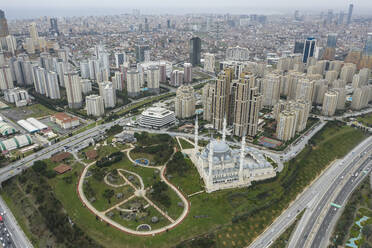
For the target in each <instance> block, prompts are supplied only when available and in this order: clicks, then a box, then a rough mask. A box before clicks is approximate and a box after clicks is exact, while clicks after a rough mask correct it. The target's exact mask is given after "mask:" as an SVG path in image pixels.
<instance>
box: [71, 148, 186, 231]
mask: <svg viewBox="0 0 372 248" xmlns="http://www.w3.org/2000/svg"><path fill="white" fill-rule="evenodd" d="M133 149H134V147H133V146H132V147H131V148H128V149H125V150H123V152H126V154H127V157H128V159H129V160H130V161H131V162H132V163H134V164H136V165H138V166H141V167H145V168H152V169H156V170H159V171H160V179H161V180H162V181H164V182H165V183H166V184H167V185H168V186H169V187H170V188H171V189H172V190H173V191H175V192H176V194H177V195H178V197H179V198H180V199H181V200H182V202H183V205H184V209H183V211H182V214H181V215H180V216H179V217H178V218H177V219H176V220H173V219H171V218H170V217H169V216H168V217H169V218H168V220H169V221H170V222H171V224H169V225H167V226H164V227H161V228H158V229H154V230H151V231H137V230H132V229H130V228H127V227H125V226H122V225H120V224H119V223H117V222H115V221H113V220H112V219H110V218H109V217H107V216H106V214H105V213H107V212H109V211H108V210H106V211H104V212H100V211H98V210H97V209H95V207H94V206H93V205H92V204H91V203H90V202H89V201H88V199H87V198H86V196H85V194H84V190H83V185H84V178H85V177H86V174H87V172H88V170H89V168H90V167H91V166H92V165H94V164H95V162H93V163H90V164H88V165H86V166H85V168H84V170H83V172H82V173H81V175H80V178H79V182H78V185H77V193H78V196H79V198H80V200H81V201H82V203H83V204H84V206H85V207H87V208H88V209H89V211H91V212H92V213H93V214H94V215H96V216H98V217H99V218H100V219H101V220H102V221H104V222H106V223H108V224H109V225H111V226H112V227H115V228H116V229H118V230H120V231H122V232H125V233H128V234H132V235H137V236H154V235H156V234H160V233H163V232H166V231H168V230H170V229H173V228H175V227H176V226H177V225H179V224H180V223H181V222H182V221H183V220H184V219H185V218H186V216H187V215H188V213H189V211H190V203H189V202H188V201H187V199H186V197H185V196H184V195H183V194H182V193H181V192H180V191H179V190H178V189H177V187H175V186H174V185H173V184H171V183H170V182H169V181H168V179H167V178H166V176H165V171H166V165H164V166H159V167H157V166H143V165H141V164H138V163H136V162H135V161H134V160H133V159H132V158H131V156H130V151H131V150H133ZM120 170H121V169H119V174H120V175H122V174H121V173H120ZM123 171H125V172H127V173H131V174H133V175H136V174H135V173H133V172H130V171H126V170H123ZM122 176H123V175H122ZM136 176H137V175H136ZM123 178H124V180H125V179H126V177H125V176H123ZM139 178H140V177H139ZM126 182H127V183H128V184H131V182H130V181H129V180H128V181H127V180H126ZM140 183H141V190H143V187H144V185H143V182H142V178H140ZM135 188H136V187H135ZM134 196H135V195H133V196H131V197H129V198H130V199H132V197H133V198H134ZM129 198H127V199H126V200H124V201H125V202H127V201H129V200H130V199H129ZM143 198H144V199H146V200H147V201H148V202H149V203H150V204H151V203H152V202H151V200H148V198H147V197H146V196H145V195H143ZM122 204H123V202H120V203H119V204H116V205H118V206H116V205H115V206H113V207H111V208H110V210H112V209H115V208H117V207H119V206H120V205H122ZM151 205H152V204H151ZM152 206H153V207H155V208H156V209H157V210H158V211H159V212H160V213H161V214H163V215H164V214H165V213H164V212H163V211H162V210H161V209H160V208H158V207H157V206H156V204H154V205H152ZM164 216H165V217H166V216H167V215H164Z"/></svg>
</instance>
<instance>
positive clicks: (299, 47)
mask: <svg viewBox="0 0 372 248" xmlns="http://www.w3.org/2000/svg"><path fill="white" fill-rule="evenodd" d="M304 46H305V43H304V42H302V41H295V45H294V49H293V53H301V54H303V52H304Z"/></svg>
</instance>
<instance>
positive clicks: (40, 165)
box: [32, 160, 47, 173]
mask: <svg viewBox="0 0 372 248" xmlns="http://www.w3.org/2000/svg"><path fill="white" fill-rule="evenodd" d="M46 167H47V164H46V163H45V162H44V161H41V160H39V161H36V162H34V166H32V169H33V170H34V171H35V172H38V173H41V172H43V171H45V170H46Z"/></svg>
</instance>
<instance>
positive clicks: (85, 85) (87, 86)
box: [80, 79, 92, 95]
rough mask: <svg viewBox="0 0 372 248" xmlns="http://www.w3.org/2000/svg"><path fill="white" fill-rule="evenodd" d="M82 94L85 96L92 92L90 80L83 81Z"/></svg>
mask: <svg viewBox="0 0 372 248" xmlns="http://www.w3.org/2000/svg"><path fill="white" fill-rule="evenodd" d="M80 84H81V92H82V93H83V94H84V95H87V94H88V93H90V92H92V82H91V81H90V80H89V79H81V80H80Z"/></svg>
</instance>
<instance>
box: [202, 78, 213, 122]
mask: <svg viewBox="0 0 372 248" xmlns="http://www.w3.org/2000/svg"><path fill="white" fill-rule="evenodd" d="M214 90H215V85H214V84H211V83H207V84H206V85H204V87H203V92H202V102H203V120H206V121H210V122H211V121H212V120H213V100H214Z"/></svg>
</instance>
